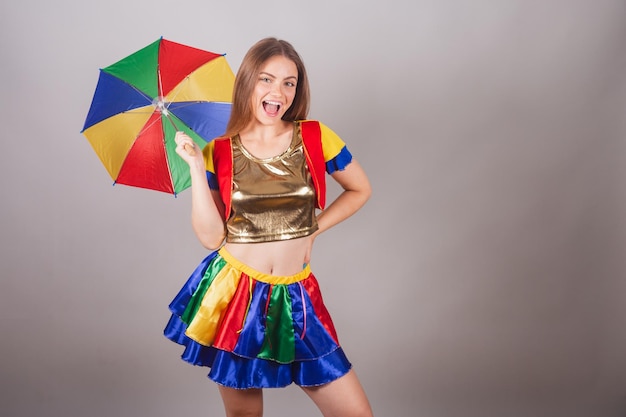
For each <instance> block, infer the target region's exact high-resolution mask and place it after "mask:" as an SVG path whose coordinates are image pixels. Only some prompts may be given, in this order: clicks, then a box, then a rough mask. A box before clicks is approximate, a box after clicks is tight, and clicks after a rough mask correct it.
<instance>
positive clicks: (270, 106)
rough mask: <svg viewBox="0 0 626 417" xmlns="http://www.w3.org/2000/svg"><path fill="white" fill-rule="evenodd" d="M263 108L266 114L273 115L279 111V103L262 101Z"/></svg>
mask: <svg viewBox="0 0 626 417" xmlns="http://www.w3.org/2000/svg"><path fill="white" fill-rule="evenodd" d="M263 108H264V109H265V111H266V112H267V113H268V114H270V115H275V114H278V111H279V110H280V103H279V102H277V101H264V102H263Z"/></svg>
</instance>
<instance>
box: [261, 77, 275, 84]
mask: <svg viewBox="0 0 626 417" xmlns="http://www.w3.org/2000/svg"><path fill="white" fill-rule="evenodd" d="M259 81H261V82H264V83H271V82H272V80H270V78H269V77H261V78H259Z"/></svg>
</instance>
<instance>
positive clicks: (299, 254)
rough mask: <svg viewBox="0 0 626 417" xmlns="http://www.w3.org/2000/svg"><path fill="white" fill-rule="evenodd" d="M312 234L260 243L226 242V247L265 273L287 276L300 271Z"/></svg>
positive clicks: (238, 258) (232, 253)
mask: <svg viewBox="0 0 626 417" xmlns="http://www.w3.org/2000/svg"><path fill="white" fill-rule="evenodd" d="M310 239H311V237H310V236H306V237H301V238H297V239H289V240H277V241H273V242H260V243H226V245H225V248H226V250H227V251H228V252H230V254H231V255H232V256H234V257H235V258H236V259H237V260H239V261H241V262H243V263H244V264H246V265H248V266H250V267H251V268H253V269H256V270H257V271H260V272H263V273H265V274H271V275H278V276H287V275H294V274H297V273H298V272H300V271H301V270H302V268H303V265H304V259H305V256H306V253H307V249H308V247H309V244H310Z"/></svg>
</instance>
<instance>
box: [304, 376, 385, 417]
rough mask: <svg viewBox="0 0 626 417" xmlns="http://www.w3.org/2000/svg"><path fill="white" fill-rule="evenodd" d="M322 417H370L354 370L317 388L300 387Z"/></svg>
mask: <svg viewBox="0 0 626 417" xmlns="http://www.w3.org/2000/svg"><path fill="white" fill-rule="evenodd" d="M302 389H303V390H304V392H306V394H307V395H308V396H309V397H311V399H312V400H313V402H314V403H315V405H317V407H318V408H319V409H320V411H321V412H322V414H323V415H324V417H372V416H373V414H372V409H371V407H370V404H369V401H368V400H367V396H366V395H365V391H364V390H363V387H362V386H361V383H360V382H359V379H358V378H357V376H356V374H355V373H354V370H350V372H348V373H347V374H346V375H344V376H342V377H341V378H339V379H336V380H334V381H332V382H330V383H328V384H325V385H321V386H319V387H302Z"/></svg>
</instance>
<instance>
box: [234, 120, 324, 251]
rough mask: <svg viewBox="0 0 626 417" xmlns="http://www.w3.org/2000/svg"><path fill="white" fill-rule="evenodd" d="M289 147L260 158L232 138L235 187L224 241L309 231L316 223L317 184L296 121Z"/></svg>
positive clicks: (262, 239)
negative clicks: (312, 175)
mask: <svg viewBox="0 0 626 417" xmlns="http://www.w3.org/2000/svg"><path fill="white" fill-rule="evenodd" d="M295 126H296V127H295V129H294V133H293V135H292V139H291V144H290V145H289V148H288V149H287V150H286V151H285V152H283V153H282V154H280V155H277V156H275V157H273V158H268V159H259V158H256V157H254V156H253V155H252V154H250V153H249V152H248V151H247V150H246V149H245V148H244V147H243V145H242V144H241V139H240V138H239V136H238V135H236V136H234V137H233V139H232V148H233V189H232V206H231V214H230V217H229V218H228V220H227V221H226V230H227V233H226V241H227V242H232V243H256V242H270V241H276V240H287V239H295V238H298V237H303V236H308V235H310V234H312V233H313V232H315V231H316V230H317V228H318V225H317V219H316V217H315V188H314V187H313V183H312V179H311V174H310V173H309V170H308V168H307V164H306V158H305V155H304V150H303V145H302V135H301V133H300V127H299V125H298V124H296V125H295Z"/></svg>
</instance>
